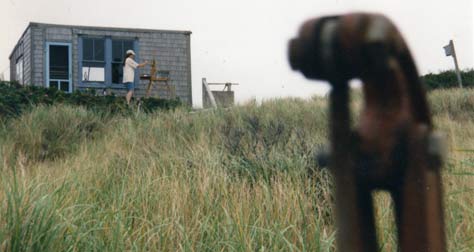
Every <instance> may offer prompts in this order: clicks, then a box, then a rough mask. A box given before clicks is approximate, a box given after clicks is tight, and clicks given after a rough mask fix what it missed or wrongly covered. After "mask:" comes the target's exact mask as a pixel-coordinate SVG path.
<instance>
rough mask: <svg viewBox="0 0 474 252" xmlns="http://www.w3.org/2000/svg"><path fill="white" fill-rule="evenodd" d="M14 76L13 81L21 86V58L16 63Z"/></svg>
mask: <svg viewBox="0 0 474 252" xmlns="http://www.w3.org/2000/svg"><path fill="white" fill-rule="evenodd" d="M15 68H16V76H15V80H16V81H18V83H20V84H23V58H20V59H18V61H17V62H16V66H15Z"/></svg>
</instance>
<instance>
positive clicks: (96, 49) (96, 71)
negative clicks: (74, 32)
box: [79, 36, 138, 87]
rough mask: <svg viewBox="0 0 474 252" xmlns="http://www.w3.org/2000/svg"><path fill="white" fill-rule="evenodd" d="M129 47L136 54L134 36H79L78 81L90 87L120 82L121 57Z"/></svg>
mask: <svg viewBox="0 0 474 252" xmlns="http://www.w3.org/2000/svg"><path fill="white" fill-rule="evenodd" d="M130 49H132V50H134V51H135V52H136V53H137V54H138V42H137V39H136V38H112V37H101V38H97V37H87V36H81V37H79V72H80V73H81V75H80V78H79V83H80V84H81V85H86V86H91V87H105V86H111V85H114V84H121V83H122V76H123V59H124V57H125V53H126V51H127V50H130ZM137 56H138V55H137ZM137 60H138V59H137Z"/></svg>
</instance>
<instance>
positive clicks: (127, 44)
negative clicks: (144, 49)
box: [112, 39, 133, 84]
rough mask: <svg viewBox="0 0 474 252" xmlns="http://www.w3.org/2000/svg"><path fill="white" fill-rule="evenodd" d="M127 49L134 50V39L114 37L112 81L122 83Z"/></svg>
mask: <svg viewBox="0 0 474 252" xmlns="http://www.w3.org/2000/svg"><path fill="white" fill-rule="evenodd" d="M127 50H133V40H122V39H120V40H119V39H112V83H113V84H120V83H122V78H123V60H124V58H125V55H126V52H127Z"/></svg>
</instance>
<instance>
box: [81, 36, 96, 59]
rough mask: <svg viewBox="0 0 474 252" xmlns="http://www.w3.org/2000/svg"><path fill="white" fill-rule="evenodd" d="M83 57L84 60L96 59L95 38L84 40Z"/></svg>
mask: <svg viewBox="0 0 474 252" xmlns="http://www.w3.org/2000/svg"><path fill="white" fill-rule="evenodd" d="M82 58H83V59H84V60H93V59H94V40H92V39H83V40H82Z"/></svg>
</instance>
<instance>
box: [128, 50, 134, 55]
mask: <svg viewBox="0 0 474 252" xmlns="http://www.w3.org/2000/svg"><path fill="white" fill-rule="evenodd" d="M127 54H131V55H135V52H134V51H133V50H128V51H127Z"/></svg>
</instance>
